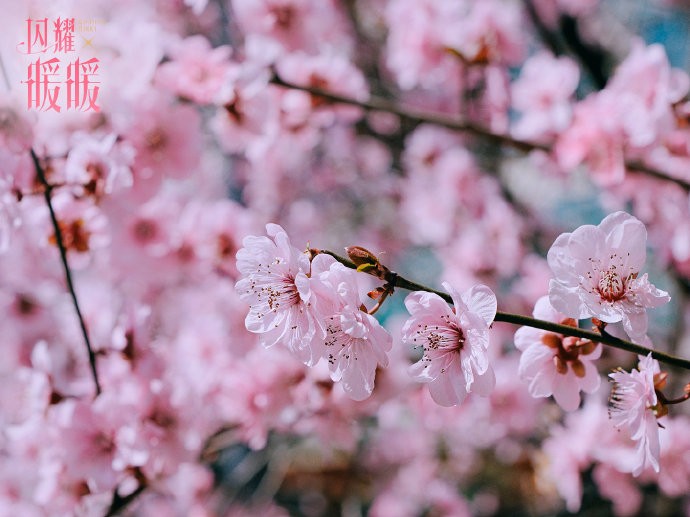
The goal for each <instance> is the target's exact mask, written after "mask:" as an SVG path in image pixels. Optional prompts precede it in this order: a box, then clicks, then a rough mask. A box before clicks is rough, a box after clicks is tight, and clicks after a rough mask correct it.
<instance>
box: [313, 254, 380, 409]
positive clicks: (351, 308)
mask: <svg viewBox="0 0 690 517" xmlns="http://www.w3.org/2000/svg"><path fill="white" fill-rule="evenodd" d="M325 278H326V282H327V283H328V284H329V285H331V286H332V288H333V291H334V292H335V293H337V295H338V299H339V305H340V307H339V308H338V311H337V312H336V313H335V314H333V315H331V316H329V317H328V318H327V319H326V340H325V343H324V347H325V353H324V357H325V358H326V359H327V360H328V368H329V370H330V372H331V379H333V380H334V381H342V383H343V389H344V390H345V392H346V393H347V394H348V395H349V396H350V397H352V398H353V399H354V400H364V399H365V398H367V397H368V396H369V395H371V392H372V390H373V389H374V377H375V374H376V367H377V365H380V366H382V367H386V366H388V356H387V355H386V353H387V352H388V351H390V349H391V345H392V339H391V336H390V334H389V333H388V332H387V331H386V330H385V329H384V328H383V327H382V326H381V325H380V324H379V322H378V321H376V318H374V317H373V316H371V315H370V314H368V313H366V312H364V311H363V310H362V309H361V308H360V306H361V301H360V299H359V293H358V290H357V273H356V272H355V271H354V270H352V269H348V268H346V267H345V266H343V265H342V264H339V263H337V262H336V263H334V264H332V265H331V267H330V270H329V271H328V273H327V274H326V276H325Z"/></svg>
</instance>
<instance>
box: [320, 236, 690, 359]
mask: <svg viewBox="0 0 690 517" xmlns="http://www.w3.org/2000/svg"><path fill="white" fill-rule="evenodd" d="M314 251H316V250H314ZM316 252H317V253H325V254H326V255H330V256H331V257H333V258H334V259H336V260H337V261H338V262H340V263H341V264H343V265H344V266H346V267H349V268H351V269H357V265H356V264H355V263H354V262H352V261H351V260H349V259H346V258H345V257H341V256H340V255H338V254H336V253H333V252H332V251H328V250H318V251H316ZM386 280H387V281H389V282H390V283H392V284H393V286H394V287H401V288H403V289H408V290H410V291H426V292H429V293H434V294H437V295H438V296H440V297H441V298H443V299H444V300H445V301H446V302H448V303H450V304H452V303H453V299H452V298H451V297H450V295H449V294H448V293H444V292H441V291H437V290H436V289H432V288H430V287H427V286H425V285H422V284H418V283H417V282H413V281H411V280H408V279H406V278H404V277H402V276H400V275H397V274H395V273H393V274H392V276H391V279H386ZM494 321H499V322H504V323H511V324H513V325H523V326H527V327H533V328H537V329H541V330H545V331H547V332H554V333H556V334H562V335H564V336H574V337H579V338H583V339H589V340H590V341H594V342H597V343H603V344H604V345H608V346H611V347H614V348H619V349H621V350H625V351H626V352H632V353H634V354H639V355H647V354H649V353H651V354H652V357H653V358H654V359H657V360H659V361H662V362H664V363H666V364H670V365H673V366H678V367H680V368H685V369H686V370H690V360H687V359H683V358H682V357H677V356H674V355H670V354H666V353H664V352H659V351H657V350H652V349H650V348H647V347H644V346H642V345H638V344H636V343H631V342H630V341H625V340H623V339H619V338H617V337H614V336H612V335H611V334H608V333H603V334H598V333H596V332H592V331H590V330H585V329H581V328H577V327H570V326H568V325H561V324H559V323H553V322H551V321H545V320H540V319H536V318H532V317H529V316H522V315H520V314H511V313H509V312H501V311H498V312H497V313H496V317H495V318H494Z"/></svg>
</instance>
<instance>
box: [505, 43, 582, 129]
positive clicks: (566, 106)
mask: <svg viewBox="0 0 690 517" xmlns="http://www.w3.org/2000/svg"><path fill="white" fill-rule="evenodd" d="M579 79H580V70H579V68H578V67H577V64H575V62H573V61H572V60H571V59H569V58H568V57H564V56H562V57H558V58H556V57H553V56H552V55H550V54H547V53H541V54H537V55H535V56H533V57H531V58H529V59H528V60H527V61H526V62H525V64H524V65H523V67H522V71H521V72H520V77H519V79H518V80H517V81H515V82H514V83H513V86H512V94H513V95H512V100H513V106H514V107H515V108H516V109H517V110H519V111H520V112H521V113H522V116H521V117H520V119H519V120H518V122H517V123H516V124H515V127H514V129H513V132H514V134H515V136H517V137H518V138H524V139H531V140H539V139H543V138H544V137H550V136H553V135H554V134H555V133H558V132H560V131H562V130H564V129H565V128H566V127H567V126H568V124H569V123H570V118H571V116H572V96H573V93H575V89H576V88H577V83H578V81H579Z"/></svg>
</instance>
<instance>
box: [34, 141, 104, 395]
mask: <svg viewBox="0 0 690 517" xmlns="http://www.w3.org/2000/svg"><path fill="white" fill-rule="evenodd" d="M31 159H32V160H33V162H34V168H35V169H36V177H37V178H38V181H39V182H40V183H41V185H43V197H44V198H45V201H46V205H48V212H50V221H51V223H52V225H53V231H54V232H55V242H56V243H57V247H58V250H59V251H60V261H61V262H62V268H63V271H64V273H65V280H66V282H67V290H68V291H69V294H70V296H71V298H72V305H74V310H75V311H76V313H77V318H78V319H79V326H80V327H81V333H82V336H83V338H84V343H85V344H86V350H87V353H88V356H89V366H90V367H91V374H92V376H93V382H94V384H95V385H96V396H98V395H100V394H101V385H100V383H99V382H98V371H97V370H96V354H95V353H94V351H93V348H92V347H91V340H90V339H89V333H88V331H87V329H86V323H85V322H84V317H83V316H82V313H81V309H80V308H79V300H77V293H76V291H75V289H74V282H73V281H72V272H71V270H70V267H69V263H68V262H67V250H66V249H65V241H64V239H63V236H62V230H61V229H60V224H59V223H58V219H57V216H56V215H55V209H54V208H53V202H52V200H51V192H52V189H53V186H52V185H51V184H50V183H48V179H47V178H46V175H45V171H44V170H43V167H42V166H41V162H40V161H39V159H38V156H36V153H35V152H34V150H33V149H31Z"/></svg>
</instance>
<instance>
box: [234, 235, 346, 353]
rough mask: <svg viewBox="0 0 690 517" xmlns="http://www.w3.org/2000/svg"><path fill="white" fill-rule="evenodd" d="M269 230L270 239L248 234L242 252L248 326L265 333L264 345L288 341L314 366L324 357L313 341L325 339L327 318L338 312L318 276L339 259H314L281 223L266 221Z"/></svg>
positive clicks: (241, 292) (238, 286)
mask: <svg viewBox="0 0 690 517" xmlns="http://www.w3.org/2000/svg"><path fill="white" fill-rule="evenodd" d="M266 232H267V233H268V237H264V236H254V235H250V236H247V237H245V238H244V240H243V242H242V244H243V246H244V247H243V248H241V249H240V250H239V251H238V252H237V269H238V271H239V272H240V274H241V275H242V278H241V279H240V280H239V281H238V282H237V284H235V289H236V290H237V292H238V293H239V295H240V298H242V299H243V300H244V301H246V302H249V303H250V306H249V314H247V317H246V319H245V325H246V327H247V330H249V331H250V332H254V333H257V334H261V342H262V343H263V345H264V346H266V347H269V346H273V345H275V344H276V343H278V342H283V343H285V345H286V346H287V347H288V349H289V350H290V351H291V352H292V353H293V354H295V355H296V356H297V357H298V358H299V359H300V360H301V361H302V362H303V363H305V364H307V365H309V366H311V365H313V364H315V363H316V362H318V360H319V359H320V354H318V353H314V352H313V351H312V342H313V341H314V340H315V339H316V340H321V339H323V336H324V328H323V322H324V321H325V320H326V318H327V317H328V316H330V315H331V314H333V311H332V310H331V309H330V305H331V304H330V303H328V301H329V297H327V296H321V297H319V296H318V295H317V292H319V291H320V290H321V289H323V287H324V286H323V284H322V282H321V280H319V278H318V276H319V275H318V274H319V273H321V272H323V271H326V270H327V269H328V267H329V266H330V264H332V263H333V262H334V261H335V259H334V258H333V257H330V256H328V255H323V254H322V255H317V256H316V257H315V258H314V260H313V261H312V262H311V263H310V262H309V257H308V255H307V254H306V253H300V252H299V251H298V250H297V249H296V248H294V247H293V246H292V245H291V244H290V241H289V239H288V236H287V234H286V233H285V231H284V230H283V229H282V228H281V227H280V226H278V225H277V224H267V225H266ZM269 237H270V238H269ZM321 292H322V293H323V291H321Z"/></svg>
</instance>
